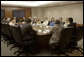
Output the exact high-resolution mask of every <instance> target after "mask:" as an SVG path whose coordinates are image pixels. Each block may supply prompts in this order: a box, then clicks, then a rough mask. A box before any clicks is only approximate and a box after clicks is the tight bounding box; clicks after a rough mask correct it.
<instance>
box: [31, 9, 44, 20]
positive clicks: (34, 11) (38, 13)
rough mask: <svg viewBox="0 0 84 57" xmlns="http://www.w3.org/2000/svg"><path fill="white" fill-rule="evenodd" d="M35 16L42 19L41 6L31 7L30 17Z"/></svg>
mask: <svg viewBox="0 0 84 57" xmlns="http://www.w3.org/2000/svg"><path fill="white" fill-rule="evenodd" d="M35 16H36V17H39V19H43V8H32V17H35Z"/></svg>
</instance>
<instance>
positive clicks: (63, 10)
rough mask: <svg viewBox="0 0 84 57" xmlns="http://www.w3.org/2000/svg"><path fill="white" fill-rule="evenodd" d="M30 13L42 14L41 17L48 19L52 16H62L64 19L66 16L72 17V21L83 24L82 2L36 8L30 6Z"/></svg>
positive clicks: (34, 14)
mask: <svg viewBox="0 0 84 57" xmlns="http://www.w3.org/2000/svg"><path fill="white" fill-rule="evenodd" d="M32 14H33V15H32V16H37V17H39V16H40V17H41V16H42V18H45V17H48V18H49V19H50V18H51V17H53V16H54V17H55V18H56V19H57V18H59V17H62V18H63V20H64V21H65V20H66V18H68V17H72V18H73V19H74V22H77V23H78V24H83V4H73V5H63V6H57V7H46V8H37V9H36V8H32ZM42 14H43V15H42Z"/></svg>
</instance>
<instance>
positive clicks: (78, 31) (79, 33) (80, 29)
mask: <svg viewBox="0 0 84 57" xmlns="http://www.w3.org/2000/svg"><path fill="white" fill-rule="evenodd" d="M82 38H83V26H78V27H77V28H76V36H75V39H74V40H73V41H74V42H76V43H77V42H78V41H80V40H81V39H82ZM72 45H73V44H72ZM73 47H74V48H72V51H73V50H78V51H80V52H81V53H82V54H83V49H82V48H81V47H78V44H77V45H73Z"/></svg>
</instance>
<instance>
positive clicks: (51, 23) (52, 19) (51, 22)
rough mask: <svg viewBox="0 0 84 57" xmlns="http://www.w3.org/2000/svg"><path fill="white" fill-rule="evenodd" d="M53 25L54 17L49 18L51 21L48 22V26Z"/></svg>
mask: <svg viewBox="0 0 84 57" xmlns="http://www.w3.org/2000/svg"><path fill="white" fill-rule="evenodd" d="M54 25H55V19H54V18H51V21H50V22H49V26H54Z"/></svg>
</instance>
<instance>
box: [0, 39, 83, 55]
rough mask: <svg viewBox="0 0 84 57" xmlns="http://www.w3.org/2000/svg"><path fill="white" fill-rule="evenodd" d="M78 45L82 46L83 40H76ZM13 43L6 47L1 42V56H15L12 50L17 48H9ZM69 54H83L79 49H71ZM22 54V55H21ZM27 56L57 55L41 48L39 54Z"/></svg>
mask: <svg viewBox="0 0 84 57" xmlns="http://www.w3.org/2000/svg"><path fill="white" fill-rule="evenodd" d="M1 40H2V39H1ZM78 44H79V46H81V47H82V48H83V40H81V41H79V42H78ZM12 46H13V45H9V46H8V47H7V45H6V43H3V42H1V56H16V55H14V54H13V53H14V51H17V49H18V48H14V49H12V50H10V48H11V47H12ZM68 55H69V56H83V55H82V54H81V53H80V52H79V51H77V50H75V51H73V52H72V53H71V54H68ZM21 56H23V55H21ZM29 56H57V55H56V54H51V52H50V51H49V50H43V51H41V52H40V53H39V54H36V55H29ZM59 56H65V55H63V54H61V55H59Z"/></svg>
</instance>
